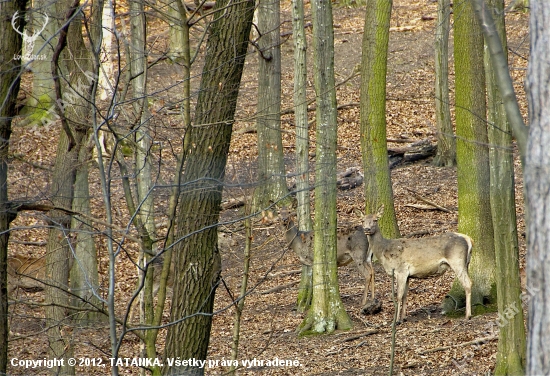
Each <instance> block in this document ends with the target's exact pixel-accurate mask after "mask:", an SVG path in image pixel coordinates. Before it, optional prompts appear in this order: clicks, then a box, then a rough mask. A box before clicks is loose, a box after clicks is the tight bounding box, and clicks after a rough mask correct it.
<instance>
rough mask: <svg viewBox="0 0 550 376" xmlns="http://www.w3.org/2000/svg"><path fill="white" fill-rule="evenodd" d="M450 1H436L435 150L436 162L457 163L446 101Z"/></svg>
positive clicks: (447, 98)
mask: <svg viewBox="0 0 550 376" xmlns="http://www.w3.org/2000/svg"><path fill="white" fill-rule="evenodd" d="M450 18H451V1H450V0H438V1H437V21H436V29H435V121H436V126H437V153H436V155H435V157H434V160H433V164H434V165H435V166H455V165H456V140H455V136H454V131H453V124H452V123H451V104H450V101H449V31H450V24H451V21H450Z"/></svg>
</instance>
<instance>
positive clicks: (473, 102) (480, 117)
mask: <svg viewBox="0 0 550 376" xmlns="http://www.w3.org/2000/svg"><path fill="white" fill-rule="evenodd" d="M454 13H455V14H460V17H456V19H455V36H454V45H455V54H454V56H455V72H456V73H455V74H456V84H455V86H456V94H455V97H456V99H455V102H456V103H455V106H456V134H457V174H458V209H459V214H458V219H459V224H458V230H459V232H461V233H464V234H467V235H468V236H470V237H471V238H472V239H473V241H474V251H473V253H472V260H471V262H470V268H469V273H470V277H471V278H472V280H473V289H472V305H473V306H474V309H473V311H474V313H475V312H476V311H477V313H480V311H483V307H484V306H486V305H487V304H494V303H496V286H495V251H494V239H493V224H492V219H491V206H490V194H489V188H490V175H489V150H488V147H487V145H488V138H487V125H486V122H485V118H486V108H487V107H486V100H485V74H484V65H483V35H482V34H481V33H480V29H479V23H478V22H476V19H475V15H474V13H473V9H472V5H471V3H470V2H462V3H460V4H455V9H454ZM449 295H450V296H451V298H447V299H446V300H445V302H444V307H443V308H444V311H446V312H453V311H455V310H456V309H457V308H460V307H463V306H464V304H465V303H464V290H463V288H462V285H461V284H460V283H458V281H457V280H456V279H455V282H454V283H453V287H452V288H451V291H450V293H449ZM492 309H493V310H494V307H493V308H492Z"/></svg>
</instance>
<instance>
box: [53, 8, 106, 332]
mask: <svg viewBox="0 0 550 376" xmlns="http://www.w3.org/2000/svg"><path fill="white" fill-rule="evenodd" d="M101 11H102V9H100V4H99V2H95V3H94V5H93V8H92V17H91V20H92V22H91V23H90V28H89V30H90V34H89V35H88V39H89V40H91V41H93V42H96V43H97V42H98V41H99V39H100V34H99V33H101V28H100V27H98V25H96V24H94V22H98V21H99V17H100V16H99V15H100V14H101ZM80 22H81V17H77V18H75V20H74V25H72V26H71V29H70V30H71V31H72V33H71V35H70V36H69V39H68V48H69V51H71V54H72V56H75V57H79V59H78V61H72V60H67V62H66V64H67V67H65V75H66V77H71V79H70V87H67V88H66V89H65V93H64V94H65V95H64V97H63V98H64V102H65V103H64V105H65V108H66V109H67V113H66V116H68V118H69V120H72V121H73V122H74V123H75V124H79V125H75V129H76V132H78V133H80V134H81V136H80V137H81V142H82V145H81V146H80V151H79V155H78V164H77V166H78V168H77V170H76V175H75V182H74V199H73V210H74V211H76V212H78V213H83V214H85V215H88V216H91V208H90V187H89V182H88V179H89V169H88V165H89V160H90V153H89V150H88V148H87V147H86V144H87V143H88V140H89V137H90V135H91V129H88V127H82V126H80V124H82V119H89V118H90V110H91V103H90V101H93V99H92V98H91V96H90V94H91V87H92V85H93V80H94V76H96V75H97V73H95V72H94V71H93V70H94V68H93V63H92V54H91V53H90V51H89V50H88V49H87V47H86V45H85V43H84V39H83V37H82V34H81V33H80V25H81V24H80ZM84 70H85V71H84ZM69 72H71V73H72V74H71V75H69ZM71 229H72V231H74V232H75V233H76V235H75V238H76V244H75V246H74V248H73V250H74V257H75V259H76V261H75V262H74V263H73V267H72V268H71V271H70V286H71V291H72V292H73V293H74V295H75V296H74V297H73V299H71V302H72V304H73V305H74V306H77V307H78V306H80V307H82V306H85V305H86V303H90V304H91V305H92V306H93V307H87V308H90V309H92V310H93V309H95V307H100V306H101V305H102V303H101V300H100V299H99V297H98V295H97V294H98V292H99V291H98V288H99V274H98V266H97V251H96V248H95V244H94V239H93V236H92V235H93V227H92V224H91V222H90V221H88V220H87V219H83V218H79V219H78V220H76V219H73V222H72V224H71ZM76 297H78V298H76ZM73 318H74V319H75V320H78V321H79V323H80V324H83V325H85V324H90V323H92V324H95V323H96V322H97V321H98V320H100V319H102V318H104V317H103V316H100V315H99V314H98V313H96V312H93V311H84V312H81V313H79V314H78V315H76V314H73Z"/></svg>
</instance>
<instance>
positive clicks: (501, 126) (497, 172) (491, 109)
mask: <svg viewBox="0 0 550 376" xmlns="http://www.w3.org/2000/svg"><path fill="white" fill-rule="evenodd" d="M486 5H487V6H490V7H491V9H492V11H493V16H494V20H495V21H496V22H495V26H496V28H497V30H498V32H499V34H500V38H501V43H502V46H504V47H505V48H504V51H506V50H507V49H506V29H505V25H504V1H503V0H490V1H487V2H486ZM491 59H492V56H491V55H490V53H489V50H488V49H485V72H486V78H487V107H488V111H487V120H488V121H489V123H488V124H489V125H488V136H489V143H490V145H491V147H490V148H489V162H490V171H491V189H490V194H491V215H492V219H493V228H494V239H495V256H496V267H497V269H496V270H497V273H496V286H497V303H498V311H499V312H500V314H501V317H504V320H505V322H503V324H505V325H503V326H501V327H500V336H499V339H498V353H497V360H496V366H495V372H494V374H495V375H523V374H524V373H525V369H524V368H525V349H526V347H525V346H526V344H525V325H524V323H523V310H522V309H521V299H520V295H521V285H520V276H519V246H518V232H517V221H516V196H515V184H514V156H513V146H512V132H511V129H510V124H509V123H508V121H507V119H506V111H505V109H504V105H503V103H502V97H501V96H500V93H499V90H498V86H497V83H496V81H497V80H498V77H497V76H496V74H495V73H496V72H495V71H494V70H493V69H492V65H491V61H490V60H491ZM513 308H515V309H513ZM510 312H513V313H514V314H510Z"/></svg>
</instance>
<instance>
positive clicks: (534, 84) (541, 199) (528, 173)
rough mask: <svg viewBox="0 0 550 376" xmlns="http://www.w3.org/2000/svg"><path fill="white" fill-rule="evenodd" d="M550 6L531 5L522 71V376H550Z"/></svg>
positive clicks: (538, 1)
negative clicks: (525, 127) (525, 134)
mask: <svg viewBox="0 0 550 376" xmlns="http://www.w3.org/2000/svg"><path fill="white" fill-rule="evenodd" d="M549 24H550V6H549V4H548V2H547V1H544V0H531V19H530V31H531V57H530V61H529V69H528V71H527V88H528V90H527V95H528V103H529V124H530V125H529V140H528V144H527V150H529V153H528V154H527V156H526V161H525V190H526V196H527V197H526V198H527V210H526V212H527V218H526V222H527V284H528V287H529V290H530V293H531V294H530V295H527V296H525V297H524V299H525V300H527V301H528V302H529V329H528V330H529V336H528V343H527V370H526V374H527V375H548V374H550V357H549V356H548V354H550V341H548V338H550V284H549V283H548V276H549V275H550V251H549V249H548V244H550V232H548V228H550V192H549V191H548V187H549V186H550V155H549V154H548V145H550V92H549V91H548V82H550V64H549V63H548V60H549V58H548V57H549V56H550V28H548V26H547V25H549Z"/></svg>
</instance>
